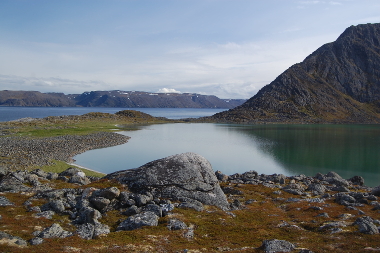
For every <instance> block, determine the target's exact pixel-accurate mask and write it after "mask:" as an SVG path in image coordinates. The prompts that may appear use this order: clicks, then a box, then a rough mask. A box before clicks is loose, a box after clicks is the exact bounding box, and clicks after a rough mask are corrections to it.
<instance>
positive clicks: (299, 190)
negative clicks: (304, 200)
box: [282, 184, 305, 195]
mask: <svg viewBox="0 0 380 253" xmlns="http://www.w3.org/2000/svg"><path fill="white" fill-rule="evenodd" d="M282 190H283V191H286V192H288V193H291V194H294V195H304V194H305V192H304V191H303V190H304V189H303V187H302V186H301V185H300V184H288V185H287V186H284V187H282Z"/></svg>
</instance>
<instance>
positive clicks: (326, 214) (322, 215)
mask: <svg viewBox="0 0 380 253" xmlns="http://www.w3.org/2000/svg"><path fill="white" fill-rule="evenodd" d="M316 217H323V218H330V216H329V214H328V213H320V214H318V215H317V216H316Z"/></svg>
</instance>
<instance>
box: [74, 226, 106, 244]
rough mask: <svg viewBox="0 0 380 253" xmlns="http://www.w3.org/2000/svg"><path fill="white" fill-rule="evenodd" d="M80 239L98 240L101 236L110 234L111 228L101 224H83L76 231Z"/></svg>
mask: <svg viewBox="0 0 380 253" xmlns="http://www.w3.org/2000/svg"><path fill="white" fill-rule="evenodd" d="M76 233H77V234H78V236H79V237H81V238H83V239H87V240H89V239H93V238H97V237H99V236H101V235H106V234H109V233H110V228H109V227H108V226H107V225H105V224H101V223H96V224H90V223H86V224H81V225H79V226H78V229H77V231H76Z"/></svg>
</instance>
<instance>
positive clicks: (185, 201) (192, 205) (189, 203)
mask: <svg viewBox="0 0 380 253" xmlns="http://www.w3.org/2000/svg"><path fill="white" fill-rule="evenodd" d="M180 200H181V201H182V202H181V203H180V204H179V205H178V208H183V209H194V210H196V211H198V212H201V211H203V205H202V203H201V202H199V201H197V200H194V199H190V198H180Z"/></svg>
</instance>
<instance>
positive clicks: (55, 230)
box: [38, 223, 73, 238]
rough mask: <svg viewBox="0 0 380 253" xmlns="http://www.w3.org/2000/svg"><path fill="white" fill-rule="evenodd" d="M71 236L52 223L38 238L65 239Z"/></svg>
mask: <svg viewBox="0 0 380 253" xmlns="http://www.w3.org/2000/svg"><path fill="white" fill-rule="evenodd" d="M72 235H73V234H72V233H71V232H69V231H66V230H64V229H63V228H62V227H61V225H59V224H58V223H54V224H53V225H51V226H50V227H48V228H46V229H44V230H43V231H42V232H41V233H40V234H39V235H38V237H40V238H66V237H69V236H72Z"/></svg>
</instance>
